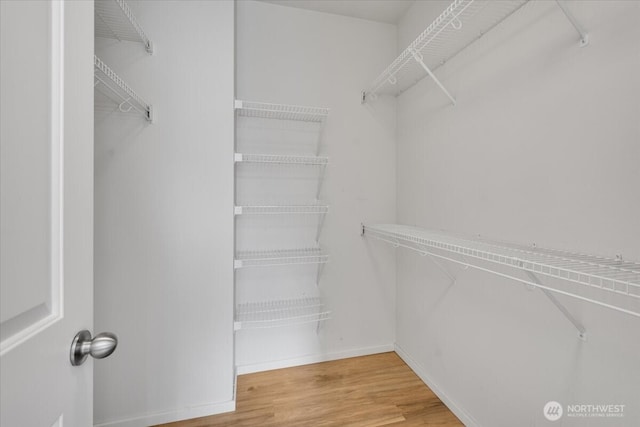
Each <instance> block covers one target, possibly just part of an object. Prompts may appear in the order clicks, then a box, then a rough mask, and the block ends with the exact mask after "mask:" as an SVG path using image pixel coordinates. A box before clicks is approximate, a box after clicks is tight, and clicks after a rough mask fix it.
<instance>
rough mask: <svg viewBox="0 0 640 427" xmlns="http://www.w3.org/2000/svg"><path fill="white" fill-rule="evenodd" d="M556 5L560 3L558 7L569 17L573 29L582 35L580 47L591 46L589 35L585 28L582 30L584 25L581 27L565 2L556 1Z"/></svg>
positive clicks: (562, 0)
mask: <svg viewBox="0 0 640 427" xmlns="http://www.w3.org/2000/svg"><path fill="white" fill-rule="evenodd" d="M556 3H558V6H559V7H560V9H561V10H562V12H563V13H564V15H565V16H566V17H567V19H568V20H569V22H571V25H573V28H575V29H576V31H577V32H578V34H580V47H585V46H587V45H588V44H589V34H587V32H586V31H585V30H584V28H582V25H580V23H579V22H578V20H577V19H576V18H575V16H573V14H572V13H571V12H570V11H569V9H568V8H567V5H566V4H565V3H564V0H556Z"/></svg>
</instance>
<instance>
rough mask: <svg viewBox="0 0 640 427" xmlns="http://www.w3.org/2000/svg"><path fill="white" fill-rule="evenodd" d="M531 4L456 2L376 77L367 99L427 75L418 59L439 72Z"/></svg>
mask: <svg viewBox="0 0 640 427" xmlns="http://www.w3.org/2000/svg"><path fill="white" fill-rule="evenodd" d="M528 1H529V0H454V1H453V2H452V3H451V4H450V5H449V7H447V8H446V9H445V10H444V11H443V12H442V13H441V14H440V15H439V16H438V17H437V18H436V19H435V20H434V21H433V22H432V23H431V24H430V25H429V26H428V27H427V28H426V29H425V30H424V31H423V32H422V33H420V35H418V37H417V38H416V39H415V40H414V41H413V42H412V43H411V44H410V45H409V46H408V47H407V48H406V49H405V50H404V51H402V53H401V54H400V55H399V56H398V57H397V58H396V59H395V60H394V61H393V62H392V63H391V64H390V65H389V66H388V67H387V68H386V69H385V70H384V71H383V72H382V73H381V74H380V75H379V76H378V78H376V80H375V81H374V82H373V85H372V86H371V87H370V88H369V90H368V91H366V92H365V95H364V96H365V98H366V97H368V96H373V97H374V98H375V96H376V95H378V94H389V93H391V94H394V95H398V94H400V93H402V92H404V91H405V90H407V89H409V88H410V87H412V86H413V85H415V84H416V83H417V82H418V81H420V80H422V79H423V78H424V77H426V76H427V74H425V69H423V67H421V65H420V64H419V63H418V62H417V61H416V60H417V59H420V60H422V61H423V62H424V64H425V65H426V67H428V68H429V70H430V71H434V70H436V69H437V68H438V67H440V66H441V65H443V64H444V63H445V62H447V61H448V60H450V59H451V58H453V57H454V56H456V55H457V54H458V53H459V52H461V51H462V50H464V49H465V48H466V47H467V46H469V45H470V44H472V43H473V42H474V41H475V40H477V39H478V38H480V37H482V36H483V35H484V34H486V33H487V32H488V31H490V30H491V29H492V28H494V27H495V26H497V25H498V24H500V23H501V22H502V21H504V20H505V19H506V18H508V17H509V16H510V15H511V14H512V13H514V12H515V11H517V10H518V9H520V8H521V7H522V6H523V5H524V4H526V3H527V2H528ZM427 73H429V71H427Z"/></svg>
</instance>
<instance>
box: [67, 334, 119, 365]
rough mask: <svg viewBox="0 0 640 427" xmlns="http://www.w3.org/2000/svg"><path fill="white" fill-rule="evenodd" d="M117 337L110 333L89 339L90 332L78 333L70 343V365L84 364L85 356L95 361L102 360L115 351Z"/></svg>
mask: <svg viewBox="0 0 640 427" xmlns="http://www.w3.org/2000/svg"><path fill="white" fill-rule="evenodd" d="M117 346H118V337H117V336H116V335H115V334H112V333H111V332H102V333H101V334H98V335H96V336H95V337H94V338H93V339H92V338H91V332H89V331H87V330H86V329H85V330H83V331H80V332H78V333H77V334H76V336H75V337H74V338H73V342H72V343H71V355H70V357H71V364H72V365H73V366H79V365H82V364H83V363H84V361H85V360H86V359H87V356H89V355H91V357H93V358H95V359H104V358H105V357H107V356H109V355H110V354H111V353H113V352H114V351H115V350H116V347H117Z"/></svg>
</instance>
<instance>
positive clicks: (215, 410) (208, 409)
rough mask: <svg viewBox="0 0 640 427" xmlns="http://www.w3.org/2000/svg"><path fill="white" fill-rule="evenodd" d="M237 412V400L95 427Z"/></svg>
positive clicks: (134, 426) (135, 426)
mask: <svg viewBox="0 0 640 427" xmlns="http://www.w3.org/2000/svg"><path fill="white" fill-rule="evenodd" d="M235 410H236V402H235V400H231V401H228V402H221V403H213V404H210V405H200V406H192V407H188V408H184V409H178V410H175V411H167V412H156V413H154V414H146V415H141V416H139V417H131V418H126V419H122V420H117V421H109V422H106V423H102V424H95V425H94V427H147V426H151V425H156V424H163V423H171V422H174V421H181V420H188V419H191V418H199V417H207V416H209V415H216V414H222V413H224V412H231V411H235Z"/></svg>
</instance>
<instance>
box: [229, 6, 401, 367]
mask: <svg viewBox="0 0 640 427" xmlns="http://www.w3.org/2000/svg"><path fill="white" fill-rule="evenodd" d="M237 7H238V10H237V18H238V20H237V35H236V36H237V64H236V68H237V75H236V81H237V97H238V98H239V99H243V100H252V101H261V102H273V103H282V104H294V105H309V106H317V107H328V108H330V110H331V111H330V114H329V118H328V120H327V123H326V126H325V129H324V132H323V135H322V145H321V148H320V155H323V156H328V157H329V165H328V166H327V169H326V177H325V180H324V183H323V186H322V189H321V192H320V200H321V201H322V202H325V203H327V204H329V206H330V208H329V213H328V214H327V216H326V219H325V221H324V226H323V228H322V231H321V234H320V242H319V244H320V246H321V247H322V248H323V249H325V250H326V251H327V252H328V253H329V255H330V260H329V263H328V264H327V265H326V266H325V267H324V269H323V271H322V273H321V275H320V279H319V281H318V283H317V285H316V274H317V268H316V266H313V265H312V266H293V267H292V266H284V267H272V268H261V269H253V270H250V269H242V270H238V272H237V275H236V301H237V303H244V302H252V301H267V300H278V299H288V298H296V297H302V296H315V295H320V296H321V297H322V298H323V299H324V301H325V302H326V307H327V309H328V310H331V311H332V318H331V319H330V320H328V321H326V322H323V323H322V324H321V325H320V328H319V330H318V332H317V333H316V326H317V325H316V324H315V323H310V324H307V325H300V326H288V327H281V328H274V329H260V330H240V331H238V332H237V333H236V343H237V347H236V361H237V365H238V372H239V373H243V372H251V371H259V370H264V369H270V368H275V367H281V366H292V365H296V364H302V363H310V362H314V361H320V360H328V359H335V358H340V357H347V356H354V355H358V354H367V353H375V352H380V351H389V350H392V349H393V343H394V338H395V337H394V330H395V327H394V322H395V259H394V257H392V256H391V250H390V249H389V248H385V247H383V246H382V245H377V246H374V245H370V244H369V242H367V241H366V240H364V239H362V238H361V237H360V235H359V230H360V223H361V222H363V221H364V222H389V221H394V220H395V191H396V190H395V189H396V185H395V176H396V171H395V150H396V148H395V101H394V100H389V101H386V102H384V101H383V102H381V103H379V104H377V105H376V106H373V107H371V106H367V105H365V106H362V105H361V103H360V98H361V93H360V92H361V90H363V89H364V88H365V86H366V85H367V84H369V82H370V81H371V80H373V78H374V77H375V73H376V72H377V71H378V70H379V69H381V68H383V67H384V64H385V63H387V62H388V61H391V60H392V59H393V56H394V55H395V47H396V40H395V37H396V28H395V26H392V25H387V24H381V23H375V22H370V21H365V20H359V19H354V18H348V17H343V16H337V15H330V14H325V13H319V12H312V11H307V10H302V9H297V8H289V7H283V6H277V5H273V4H266V3H261V2H252V1H242V2H238V4H237ZM237 132H238V138H237V144H238V150H239V151H241V152H245V153H278V154H284V153H288V154H298V155H303V154H306V155H314V154H315V148H314V147H315V146H314V143H313V141H314V133H313V132H314V130H313V128H305V127H304V126H302V125H291V124H273V123H272V124H269V123H265V122H264V121H258V120H251V119H249V120H247V119H244V118H239V119H238V127H237ZM236 168H237V169H236V170H237V182H236V188H237V189H236V202H237V203H238V204H252V203H258V204H280V203H292V204H305V203H314V202H315V189H316V182H317V181H316V180H317V176H318V169H317V168H313V167H312V168H305V167H277V166H260V165H258V166H255V165H254V166H249V165H238V166H236ZM317 220H318V218H317V217H315V216H309V217H306V216H305V217H304V218H303V217H301V216H298V217H291V216H289V217H282V218H275V217H273V216H269V218H249V217H247V218H244V217H242V218H240V217H239V218H238V219H237V221H236V230H237V238H236V245H237V248H238V250H250V249H292V248H296V247H308V246H313V245H315V230H316V225H317Z"/></svg>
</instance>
